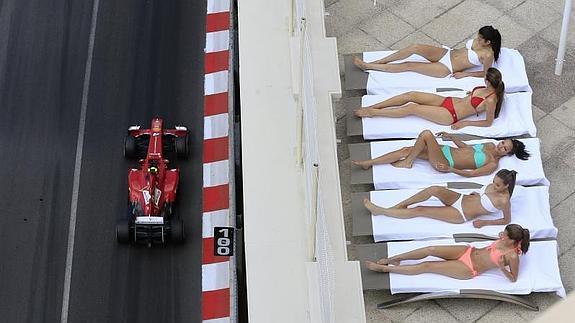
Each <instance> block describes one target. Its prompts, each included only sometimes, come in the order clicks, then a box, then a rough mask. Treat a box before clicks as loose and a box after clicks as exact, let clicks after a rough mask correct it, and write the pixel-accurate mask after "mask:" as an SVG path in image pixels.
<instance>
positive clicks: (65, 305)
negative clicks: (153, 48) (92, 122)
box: [60, 0, 100, 323]
mask: <svg viewBox="0 0 575 323" xmlns="http://www.w3.org/2000/svg"><path fill="white" fill-rule="evenodd" d="M99 6H100V0H94V3H93V5H92V22H91V24H92V25H91V28H90V38H89V41H88V56H87V58H86V67H85V70H84V86H83V88H82V103H81V107H80V121H79V125H78V139H77V141H76V161H75V164H74V182H73V184H72V199H71V203H70V223H69V226H68V247H67V249H66V269H65V272H64V288H63V294H62V312H61V315H60V322H61V323H67V322H68V310H69V308H70V284H71V282H72V264H73V262H74V239H75V235H76V212H77V210H78V194H79V191H80V173H81V171H82V152H83V149H84V130H85V128H86V114H87V110H88V94H89V92H90V76H91V75H92V58H93V56H94V41H95V38H96V25H97V23H98V9H99Z"/></svg>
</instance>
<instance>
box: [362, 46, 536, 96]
mask: <svg viewBox="0 0 575 323" xmlns="http://www.w3.org/2000/svg"><path fill="white" fill-rule="evenodd" d="M394 52H395V51H378V52H365V53H363V60H364V61H366V62H373V61H375V60H378V59H381V58H384V57H386V56H388V55H391V54H392V53H394ZM407 61H410V62H428V60H426V59H425V58H423V57H421V56H419V55H415V54H414V55H411V56H409V57H408V58H406V59H404V60H401V61H397V63H402V62H407ZM493 67H495V68H497V69H499V71H500V72H501V75H502V76H503V82H504V83H505V92H509V93H512V92H532V91H531V87H530V86H529V80H528V79H527V72H526V70H525V62H524V61H523V56H521V54H520V53H519V52H518V51H517V50H515V49H510V48H501V53H500V55H499V59H498V61H497V62H495V63H494V64H493ZM474 70H480V68H477V67H476V68H473V69H470V71H474ZM481 85H485V83H484V81H483V78H480V77H464V78H461V79H456V78H454V77H451V76H447V77H444V78H438V77H431V76H426V75H423V74H419V73H415V72H402V73H387V72H380V71H372V70H370V71H369V77H368V80H367V93H368V94H385V93H384V92H383V93H382V90H383V89H388V88H397V89H401V90H402V91H410V90H418V89H428V88H430V87H433V88H438V87H442V88H459V89H463V90H471V89H473V88H474V87H476V86H481Z"/></svg>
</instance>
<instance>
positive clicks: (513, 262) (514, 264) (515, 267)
mask: <svg viewBox="0 0 575 323" xmlns="http://www.w3.org/2000/svg"><path fill="white" fill-rule="evenodd" d="M505 259H507V261H508V263H509V269H511V270H507V266H505ZM497 266H498V267H499V269H500V270H501V272H502V273H503V275H505V277H507V279H509V280H510V281H512V282H516V281H517V276H518V274H519V257H518V256H517V255H516V254H514V255H513V256H509V257H506V256H502V257H501V258H499V262H498V263H497Z"/></svg>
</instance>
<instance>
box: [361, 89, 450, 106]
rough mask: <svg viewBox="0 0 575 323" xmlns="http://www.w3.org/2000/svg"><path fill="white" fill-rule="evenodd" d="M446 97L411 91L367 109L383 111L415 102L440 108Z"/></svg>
mask: <svg viewBox="0 0 575 323" xmlns="http://www.w3.org/2000/svg"><path fill="white" fill-rule="evenodd" d="M444 99H445V97H443V96H441V95H437V94H432V93H425V92H418V91H409V92H405V93H402V94H400V95H396V96H394V97H391V98H389V99H387V100H384V101H381V102H379V103H376V104H373V105H370V106H368V107H366V108H373V109H382V108H387V107H396V106H401V105H404V104H406V103H408V102H414V103H417V104H423V105H435V106H440V105H441V103H443V100H444Z"/></svg>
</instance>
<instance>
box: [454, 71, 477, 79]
mask: <svg viewBox="0 0 575 323" xmlns="http://www.w3.org/2000/svg"><path fill="white" fill-rule="evenodd" d="M453 77H455V78H456V79H460V78H464V77H485V71H476V72H455V73H453Z"/></svg>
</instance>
